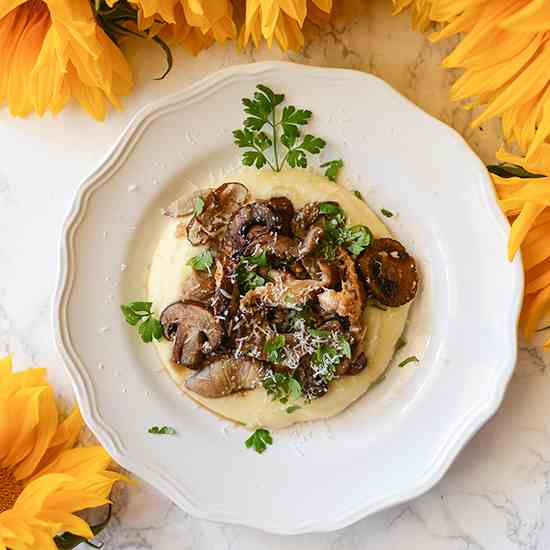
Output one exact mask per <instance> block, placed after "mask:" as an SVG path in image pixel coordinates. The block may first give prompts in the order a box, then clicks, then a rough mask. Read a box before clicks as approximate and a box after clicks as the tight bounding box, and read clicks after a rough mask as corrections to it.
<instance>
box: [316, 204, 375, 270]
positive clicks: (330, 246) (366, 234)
mask: <svg viewBox="0 0 550 550" xmlns="http://www.w3.org/2000/svg"><path fill="white" fill-rule="evenodd" d="M319 213H320V214H322V215H324V216H325V217H326V222H325V236H324V238H323V240H322V241H321V243H320V252H321V255H322V256H323V257H324V258H325V259H326V260H334V258H335V257H336V249H337V247H338V246H342V247H344V248H345V249H346V250H347V251H348V252H349V253H350V254H352V256H354V257H356V256H359V254H361V252H363V250H365V248H367V247H368V246H370V245H371V244H372V241H373V236H372V233H371V230H370V229H369V228H368V227H367V226H366V225H352V226H351V227H346V222H347V217H346V214H345V212H344V211H343V210H342V209H341V208H340V206H338V204H336V203H333V202H322V203H320V204H319Z"/></svg>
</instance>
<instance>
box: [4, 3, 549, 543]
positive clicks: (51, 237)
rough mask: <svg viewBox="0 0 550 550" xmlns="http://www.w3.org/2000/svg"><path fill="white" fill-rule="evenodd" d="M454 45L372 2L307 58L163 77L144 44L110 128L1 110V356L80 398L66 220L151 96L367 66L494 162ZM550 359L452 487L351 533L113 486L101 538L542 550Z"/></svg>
mask: <svg viewBox="0 0 550 550" xmlns="http://www.w3.org/2000/svg"><path fill="white" fill-rule="evenodd" d="M449 48H450V44H448V43H447V44H444V45H437V46H433V45H431V44H429V43H428V42H427V41H426V40H425V39H424V38H423V37H422V36H421V35H418V34H416V33H414V32H413V31H411V30H410V28H409V21H408V16H401V17H399V18H392V17H391V16H390V2H389V0H370V1H369V2H368V3H366V4H365V5H364V6H363V7H362V8H361V9H360V10H358V11H357V16H356V18H354V20H353V21H351V22H348V23H347V24H343V23H342V24H340V23H337V24H335V25H334V26H333V27H332V28H331V29H329V30H326V31H323V32H322V33H320V34H318V35H317V36H316V37H315V38H314V39H313V41H311V42H310V44H309V45H308V47H307V49H306V50H305V52H304V54H303V55H296V54H291V55H288V56H287V55H285V54H281V53H280V52H279V51H277V50H273V51H269V50H267V49H263V50H261V51H257V52H251V51H246V52H242V53H238V52H237V51H236V50H235V49H234V47H233V46H231V45H230V46H227V47H215V48H212V49H211V50H209V51H207V52H204V53H203V54H201V55H200V56H199V57H198V58H196V59H192V58H190V57H188V56H187V55H185V54H184V53H182V52H178V53H177V54H176V59H175V68H174V70H173V71H172V73H171V74H170V75H169V76H168V77H167V78H166V80H165V81H163V82H158V81H155V80H153V77H154V76H156V75H157V74H158V72H159V69H158V63H159V62H160V61H161V58H160V54H158V53H157V51H156V50H155V49H149V48H148V47H147V46H146V45H137V46H132V49H131V51H130V52H129V55H130V58H131V60H132V62H133V64H134V66H137V63H138V61H139V63H141V66H140V67H138V68H136V75H137V89H136V93H135V94H134V95H133V96H132V97H131V98H130V99H129V100H128V101H127V108H126V110H125V111H124V112H122V113H114V114H112V115H111V116H110V118H109V119H108V121H107V122H106V123H104V124H97V123H95V122H92V121H91V120H90V119H88V118H87V117H86V116H85V115H83V114H82V113H81V112H79V111H78V110H76V109H68V110H67V111H65V112H64V113H63V114H62V115H60V116H59V117H57V119H54V120H52V119H50V118H46V119H44V120H42V121H37V120H33V119H29V120H13V119H11V118H10V117H9V116H8V115H7V113H6V112H5V111H0V151H1V156H0V159H1V160H0V353H2V352H4V351H9V352H11V353H14V354H15V360H16V363H17V365H18V366H19V367H24V366H29V365H37V366H47V367H48V368H49V372H50V379H51V380H52V382H53V383H54V385H55V386H56V388H57V389H58V390H59V393H60V395H61V396H63V397H64V398H66V399H70V398H71V390H70V386H69V384H68V381H67V379H66V377H65V374H64V372H63V370H62V369H61V367H60V359H59V357H58V355H57V353H56V351H55V348H54V343H53V335H52V331H51V326H50V302H51V297H52V292H53V289H54V286H55V281H56V260H57V258H56V256H57V249H58V245H57V241H58V238H59V233H60V228H61V224H62V220H63V217H64V215H65V212H66V211H67V209H68V207H69V204H70V202H71V199H72V196H73V193H74V191H75V189H76V187H77V185H78V184H79V182H80V181H81V180H82V179H83V177H84V176H85V175H86V174H87V173H88V172H89V171H90V170H91V169H92V167H93V166H94V165H96V164H97V162H98V161H99V159H100V158H101V157H102V155H103V154H104V153H105V152H106V151H107V149H108V148H109V147H110V146H111V145H112V143H113V142H114V140H115V139H116V137H117V136H118V134H119V133H120V131H121V130H122V128H123V127H124V126H125V125H126V123H127V122H128V120H129V118H130V117H131V116H132V115H133V114H134V113H135V112H136V111H137V110H138V109H139V108H140V107H142V106H143V105H144V104H146V103H147V102H148V101H150V100H152V99H154V98H158V97H161V96H164V95H168V94H170V93H172V92H174V91H175V90H178V89H180V88H181V87H183V86H185V85H187V84H189V83H191V82H193V81H195V80H196V79H198V78H200V77H202V76H203V75H206V74H208V73H210V72H212V71H214V70H216V69H218V68H221V67H224V66H227V65H230V64H236V63H244V62H249V61H258V60H264V59H287V58H289V59H291V60H295V61H299V62H304V63H309V64H316V65H328V66H339V67H349V68H354V69H361V70H366V71H369V72H372V73H374V74H376V75H379V76H381V77H382V78H384V79H385V80H387V81H388V82H389V83H390V84H392V85H393V86H394V87H395V88H397V90H399V91H400V92H402V93H403V94H405V95H406V96H407V97H409V98H410V99H412V100H413V101H414V102H415V103H417V104H418V105H420V106H421V107H422V108H424V109H425V110H427V111H428V112H430V113H432V114H434V115H435V116H437V117H439V118H440V119H442V120H443V121H445V122H447V123H448V124H450V125H451V126H453V127H454V128H456V129H457V130H458V131H459V132H461V133H462V134H463V135H464V136H465V138H466V139H467V141H468V142H469V143H470V145H471V146H472V147H473V148H474V150H476V151H477V152H478V154H479V155H480V156H481V157H482V158H483V160H485V161H492V160H493V154H494V151H495V149H496V147H497V144H498V143H499V135H498V130H497V125H496V123H494V124H487V125H484V127H483V128H479V129H475V130H472V129H470V128H468V123H469V121H470V120H471V117H472V114H471V113H469V112H467V111H464V110H462V109H461V108H459V107H458V106H457V105H456V104H451V103H449V102H448V101H447V98H446V95H447V91H448V88H449V85H450V82H451V78H452V75H451V74H450V73H448V72H444V71H443V70H441V69H440V68H439V67H438V64H439V63H440V61H441V59H442V57H443V56H444V54H445V53H446V51H448V50H449ZM364 101H368V98H364ZM426 147H427V154H429V144H426ZM396 154H398V152H396ZM495 322H498V319H495ZM466 345H467V343H466ZM549 364H550V359H549V358H548V357H543V354H542V352H541V351H540V348H537V347H527V346H524V345H521V346H520V354H519V361H518V366H517V369H516V373H515V375H514V378H513V380H512V382H511V385H510V387H509V390H508V393H507V395H506V399H505V401H504V403H503V405H502V407H501V408H500V410H499V412H498V414H497V415H496V416H495V417H494V418H493V419H492V420H491V421H490V422H489V423H488V424H487V425H486V426H485V427H484V428H483V429H482V430H481V431H480V433H479V434H478V435H477V436H475V437H474V438H473V440H472V441H471V442H470V443H469V444H468V446H467V447H466V449H465V450H464V451H463V452H462V453H461V455H460V456H459V458H458V460H457V461H456V462H455V464H454V465H453V466H452V467H451V469H450V471H449V472H448V474H447V475H446V476H445V478H444V479H443V481H441V482H440V483H439V484H438V485H437V486H436V487H435V488H434V489H433V490H432V491H430V492H429V493H427V494H426V495H424V496H422V497H421V498H418V499H416V500H414V501H412V502H410V503H408V504H403V505H400V506H397V507H395V508H392V509H390V510H387V511H385V512H382V513H379V514H377V515H375V516H372V517H370V518H367V519H365V520H363V521H361V522H359V523H357V524H356V525H354V526H352V527H350V528H348V529H345V530H342V531H339V532H335V533H331V534H323V535H307V536H300V537H289V538H284V537H278V536H273V535H267V534H265V533H261V532H259V531H255V530H252V529H247V528H243V527H234V526H227V525H217V524H213V523H209V522H205V521H198V520H195V519H193V518H191V517H189V516H188V515H186V514H185V513H184V512H182V511H180V510H178V509H177V508H176V507H175V506H173V505H172V504H171V503H170V502H169V501H168V500H167V499H166V498H165V497H163V496H162V495H160V494H158V493H157V492H156V491H155V490H154V489H152V488H151V487H149V486H148V485H147V484H146V483H140V484H139V485H138V486H136V487H131V488H129V489H124V490H119V491H117V493H116V495H115V502H116V512H115V517H114V518H113V520H112V522H111V524H110V527H109V528H108V529H107V531H106V532H105V533H104V534H103V535H102V536H101V537H100V540H103V541H105V543H106V546H105V548H109V549H118V550H146V549H155V550H173V549H178V550H184V549H193V550H212V549H215V550H249V549H250V550H252V549H254V550H258V549H264V548H265V549H274V550H309V549H311V550H313V549H315V550H329V549H330V550H332V549H334V550H379V549H386V548H391V549H395V550H400V549H403V550H405V549H406V550H416V549H419V550H466V549H478V550H479V549H484V550H513V549H520V548H522V549H523V548H525V549H532V550H535V549H538V550H547V549H548V548H550V419H549V418H548V410H549V408H548V403H549V402H550V375H549V372H550V370H549V369H547V368H546V367H547V366H548V365H549ZM297 490H299V489H297Z"/></svg>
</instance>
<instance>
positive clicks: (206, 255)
mask: <svg viewBox="0 0 550 550" xmlns="http://www.w3.org/2000/svg"><path fill="white" fill-rule="evenodd" d="M187 265H190V266H191V267H192V268H193V269H194V270H195V271H210V269H211V268H212V265H214V256H212V252H210V250H208V248H207V249H205V250H203V251H202V252H201V253H200V254H198V255H197V256H193V257H192V258H190V259H189V260H188V262H187Z"/></svg>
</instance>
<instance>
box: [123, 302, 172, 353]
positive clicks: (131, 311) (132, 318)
mask: <svg viewBox="0 0 550 550" xmlns="http://www.w3.org/2000/svg"><path fill="white" fill-rule="evenodd" d="M152 305H153V303H152V302H130V303H129V304H122V305H121V306H120V310H121V311H122V315H123V316H124V319H125V320H126V322H127V323H128V324H130V325H132V326H134V327H135V326H136V325H138V334H139V335H140V336H141V339H142V340H143V341H144V342H145V343H146V344H148V343H149V342H152V341H153V339H155V340H160V339H161V338H162V335H163V330H162V325H161V324H160V321H159V320H158V319H156V318H155V317H154V316H153V313H152V312H151V306H152Z"/></svg>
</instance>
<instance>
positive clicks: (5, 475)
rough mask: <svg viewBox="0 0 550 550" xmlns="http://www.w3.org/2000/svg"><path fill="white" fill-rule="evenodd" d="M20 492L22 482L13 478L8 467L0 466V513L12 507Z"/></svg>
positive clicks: (21, 490)
mask: <svg viewBox="0 0 550 550" xmlns="http://www.w3.org/2000/svg"><path fill="white" fill-rule="evenodd" d="M22 492H23V482H22V481H18V480H17V479H15V477H14V475H13V473H12V472H11V470H10V469H8V468H0V514H1V513H2V512H5V511H6V510H10V509H11V508H13V505H14V504H15V501H16V500H17V497H18V496H19V495H20V494H21V493H22Z"/></svg>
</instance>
